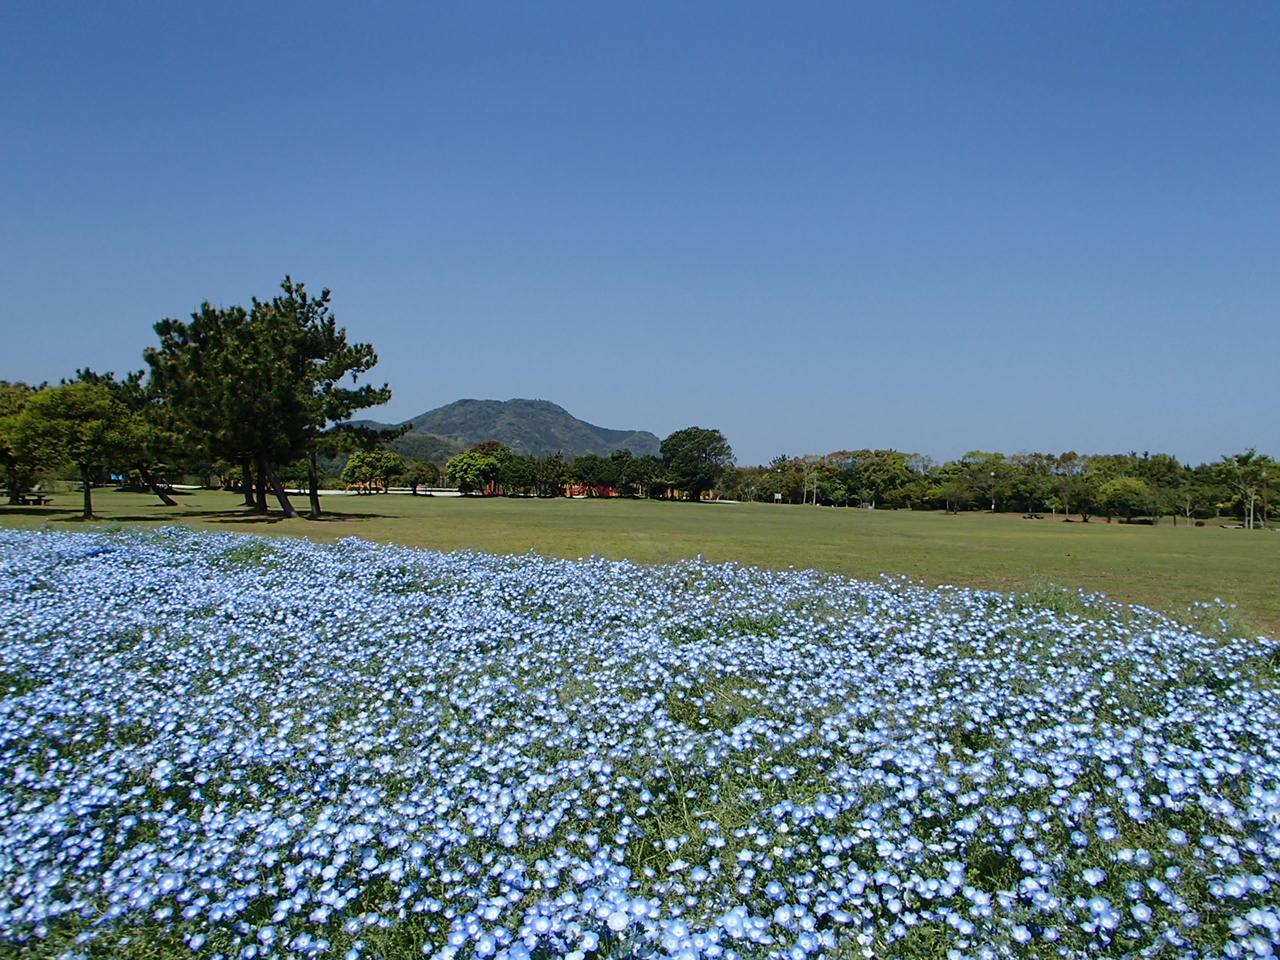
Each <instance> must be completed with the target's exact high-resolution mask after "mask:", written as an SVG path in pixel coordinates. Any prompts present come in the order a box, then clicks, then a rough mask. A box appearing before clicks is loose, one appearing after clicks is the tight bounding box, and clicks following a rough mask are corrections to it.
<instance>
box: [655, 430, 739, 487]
mask: <svg viewBox="0 0 1280 960" xmlns="http://www.w3.org/2000/svg"><path fill="white" fill-rule="evenodd" d="M661 450H662V465H663V469H664V471H665V473H666V477H667V480H668V481H670V483H671V484H672V485H673V486H675V487H676V488H677V489H679V490H681V491H683V492H684V495H685V496H686V497H687V498H688V499H689V500H694V501H697V500H700V499H702V494H703V493H704V492H706V491H708V490H712V489H714V488H715V485H716V482H717V481H718V480H719V479H720V476H721V474H723V473H724V471H725V468H726V467H730V466H732V465H733V448H732V447H730V446H729V441H728V440H726V439H725V438H724V434H722V433H721V432H720V431H719V430H711V429H707V428H705V427H686V428H685V429H683V430H677V431H676V432H675V433H673V434H671V435H670V436H669V437H667V439H665V440H663V441H662V447H661Z"/></svg>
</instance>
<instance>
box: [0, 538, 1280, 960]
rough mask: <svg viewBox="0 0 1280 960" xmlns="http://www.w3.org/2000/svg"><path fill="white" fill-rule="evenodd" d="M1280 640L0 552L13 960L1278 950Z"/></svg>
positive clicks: (168, 553)
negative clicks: (16, 959)
mask: <svg viewBox="0 0 1280 960" xmlns="http://www.w3.org/2000/svg"><path fill="white" fill-rule="evenodd" d="M1278 678H1280V644H1278V643H1277V642H1275V641H1269V640H1264V639H1261V638H1256V639H1248V640H1246V639H1238V638H1237V639H1229V638H1226V637H1220V636H1211V635H1207V634H1203V633H1197V632H1193V631H1191V630H1190V629H1188V628H1185V627H1182V626H1179V625H1178V624H1175V623H1173V622H1172V621H1169V620H1167V619H1165V618H1163V617H1160V616H1158V615H1156V614H1154V613H1151V612H1149V611H1144V610H1140V609H1139V610H1134V609H1131V608H1122V607H1119V606H1115V605H1109V604H1106V603H1105V602H1103V601H1102V600H1101V599H1099V598H1095V597H1083V596H1074V595H1069V594H1062V595H1060V596H1059V597H1058V598H1057V600H1056V602H1054V603H1052V604H1051V605H1050V606H1048V607H1046V606H1043V605H1037V604H1034V603H1031V602H1030V601H1029V600H1028V599H1027V598H1018V597H1008V596H1002V595H999V594H993V593H988V592H980V591H969V590H961V589H950V588H944V589H938V590H925V589H922V588H918V587H915V586H912V585H909V584H906V583H900V582H894V581H883V582H878V583H861V582H856V581H850V580H845V579H842V578H837V577H833V576H828V575H823V574H818V573H813V572H781V573H779V572H764V571H759V570H753V569H744V568H741V567H736V566H733V565H711V564H704V563H684V564H677V565H673V566H667V567H644V566H638V565H633V564H629V563H615V562H605V561H599V560H591V561H582V562H567V561H555V560H547V559H542V558H539V557H535V556H525V557H504V556H491V555H483V554H474V553H458V554H440V553H432V552H424V551H413V550H404V549H397V548H392V547H384V546H374V545H371V544H368V543H364V542H361V541H355V540H350V541H344V542H342V543H339V544H337V545H336V546H316V545H312V544H309V543H307V542H305V541H301V540H278V541H266V540H258V539H253V538H246V537H231V536H215V535H208V534H193V533H189V532H184V531H178V530H167V531H161V532H160V533H158V534H150V535H72V534H38V533H18V532H10V531H0V783H2V784H3V788H2V789H0V950H4V951H15V950H16V951H17V952H18V955H19V956H28V955H29V956H51V957H52V956H72V957H74V956H82V955H83V956H97V955H101V956H121V955H133V954H135V953H136V955H139V956H144V955H145V956H154V957H166V956H191V955H193V954H195V955H200V956H222V957H227V958H230V957H243V958H257V957H291V956H333V957H343V956H347V957H352V958H354V957H361V956H368V957H374V956H380V957H388V958H399V957H419V956H429V957H436V958H439V960H449V958H459V960H465V958H471V957H481V958H488V957H493V958H496V960H528V958H530V957H535V956H536V957H542V956H546V957H565V958H568V960H585V958H589V957H592V956H601V957H614V956H638V957H644V956H670V957H675V958H679V960H697V958H701V957H708V958H719V957H723V958H734V957H756V956H760V957H764V956H776V957H783V956H787V957H792V958H795V960H800V958H802V957H805V956H818V955H825V956H841V957H860V956H876V957H888V956H921V957H924V956H930V957H933V956H937V957H948V956H950V957H960V956H964V957H970V956H973V957H978V956H1045V957H1048V956H1081V957H1083V956H1096V955H1099V954H1114V955H1152V956H1220V955H1228V956H1240V955H1258V956H1265V955H1268V954H1269V953H1270V951H1271V950H1272V948H1273V947H1274V946H1276V945H1280V910H1277V908H1276V907H1275V906H1274V905H1275V904H1276V903H1277V902H1280V732H1278V731H1280V692H1278V690H1277V680H1278Z"/></svg>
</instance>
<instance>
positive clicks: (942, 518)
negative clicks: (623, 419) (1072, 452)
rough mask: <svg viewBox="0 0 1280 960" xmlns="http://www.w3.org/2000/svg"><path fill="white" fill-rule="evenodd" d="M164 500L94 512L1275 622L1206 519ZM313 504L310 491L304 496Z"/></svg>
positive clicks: (115, 497)
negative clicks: (887, 582)
mask: <svg viewBox="0 0 1280 960" xmlns="http://www.w3.org/2000/svg"><path fill="white" fill-rule="evenodd" d="M79 501H80V498H79V495H78V494H75V493H62V494H58V495H57V496H56V497H55V501H54V504H53V505H52V506H49V507H9V506H0V524H4V525H8V526H23V527H39V526H42V525H45V524H47V525H48V526H49V527H50V528H51V529H58V530H69V529H75V528H77V527H79V526H81V525H82V524H84V523H85V521H83V520H81V519H79V517H78V508H79ZM179 501H180V502H179V505H178V506H176V507H163V506H161V505H160V504H159V503H158V502H157V501H156V499H155V498H154V497H151V496H149V495H142V494H134V493H122V492H119V491H114V490H105V489H104V490H100V491H95V493H94V506H95V510H96V511H97V513H98V514H99V516H100V517H101V518H102V519H101V521H100V522H98V523H94V524H91V525H92V526H101V525H104V523H103V521H105V523H110V522H116V523H126V524H163V523H180V524H185V525H187V526H191V527H196V528H202V529H210V530H223V531H236V532H243V533H261V534H270V535H287V536H303V537H309V538H311V539H313V540H336V539H338V538H340V537H348V536H358V537H364V538H366V539H369V540H376V541H383V542H389V543H398V544H403V545H406V546H414V547H430V548H434V549H439V550H458V549H474V550H486V551H495V552H503V553H523V552H526V551H530V550H533V551H536V552H538V553H542V554H546V555H549V556H557V557H570V558H573V557H583V556H588V555H591V554H596V555H599V556H605V557H615V558H628V559H631V560H635V561H639V562H643V563H653V562H664V561H671V560H678V559H681V558H686V557H694V556H697V555H701V556H703V557H704V558H706V559H708V560H713V561H729V560H732V561H737V562H739V563H745V564H752V565H757V566H763V567H775V568H777V567H789V566H794V567H815V568H819V569H822V570H830V571H834V572H837V573H842V574H846V575H849V576H853V577H861V578H867V577H875V576H878V575H880V574H884V573H887V574H904V575H906V576H908V577H911V578H913V579H918V580H922V581H924V582H926V583H929V584H938V583H953V584H961V585H964V586H977V587H986V588H992V589H999V590H1029V589H1038V588H1041V587H1044V586H1047V585H1058V586H1066V587H1080V588H1084V589H1086V590H1090V591H1098V592H1102V593H1106V594H1108V595H1109V596H1111V597H1113V598H1114V599H1117V600H1123V601H1126V602H1131V603H1142V604H1145V605H1147V606H1152V607H1155V608H1157V609H1160V610H1164V611H1166V612H1169V613H1172V614H1175V615H1178V614H1182V613H1185V611H1186V609H1187V607H1188V606H1189V605H1190V604H1191V603H1192V602H1193V601H1196V600H1211V599H1213V598H1221V599H1222V600H1224V601H1227V602H1229V603H1233V604H1236V605H1238V607H1239V612H1240V614H1242V615H1243V619H1244V622H1245V623H1246V624H1247V625H1249V626H1251V627H1253V628H1256V629H1260V630H1263V631H1266V632H1267V633H1269V634H1275V633H1277V632H1280V533H1277V532H1274V531H1270V530H1267V531H1257V532H1253V533H1250V532H1248V531H1244V530H1224V529H1221V528H1219V527H1218V526H1217V525H1216V523H1210V524H1209V525H1206V526H1205V527H1186V526H1183V525H1179V526H1178V527H1176V528H1175V527H1173V526H1171V525H1168V521H1166V525H1163V526H1160V527H1147V526H1137V525H1134V526H1129V525H1124V524H1119V523H1112V524H1108V523H1106V522H1105V521H1096V520H1095V521H1093V522H1091V523H1088V524H1082V523H1063V522H1061V520H1057V521H1055V520H1053V519H1050V518H1046V519H1044V520H1024V519H1022V518H1021V517H1020V516H1017V515H1003V514H1002V515H995V516H991V515H987V514H982V513H970V514H961V515H959V516H946V515H943V514H939V513H923V512H920V513H913V512H907V511H889V510H860V509H842V508H831V507H814V506H790V505H781V506H779V505H773V504H689V503H669V502H650V501H630V500H508V499H473V498H465V499H464V498H446V497H440V498H435V497H410V496H405V495H395V494H392V495H383V496H376V497H325V498H324V499H323V506H324V508H325V510H326V511H328V516H326V517H325V518H324V519H322V520H320V521H313V520H307V519H297V520H284V519H283V518H281V517H280V516H279V515H277V514H274V513H273V514H272V515H271V516H269V517H266V518H263V517H260V516H254V515H252V514H247V513H245V512H244V511H243V509H242V508H241V507H240V505H239V497H238V496H236V495H233V494H230V493H222V492H217V491H201V492H197V493H189V494H182V495H180V496H179ZM296 502H297V505H298V506H299V507H302V508H305V507H306V498H305V497H302V498H298V500H297V501H296Z"/></svg>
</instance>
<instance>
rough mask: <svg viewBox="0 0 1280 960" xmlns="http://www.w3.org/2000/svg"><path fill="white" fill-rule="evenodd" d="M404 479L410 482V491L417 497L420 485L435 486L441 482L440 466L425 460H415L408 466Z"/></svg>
mask: <svg viewBox="0 0 1280 960" xmlns="http://www.w3.org/2000/svg"><path fill="white" fill-rule="evenodd" d="M404 481H405V483H407V484H409V492H410V493H412V494H413V495H414V496H415V497H416V496H417V495H418V488H419V487H434V486H436V485H437V484H438V483H439V482H440V468H439V467H437V466H436V465H435V464H434V463H428V462H426V461H425V460H415V461H413V462H412V463H409V464H408V465H407V466H406V468H405V472H404Z"/></svg>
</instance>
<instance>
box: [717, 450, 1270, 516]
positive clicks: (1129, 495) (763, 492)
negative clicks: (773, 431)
mask: <svg viewBox="0 0 1280 960" xmlns="http://www.w3.org/2000/svg"><path fill="white" fill-rule="evenodd" d="M719 492H720V495H721V496H724V497H728V498H732V499H738V500H758V501H765V502H777V501H783V502H787V503H797V504H800V503H811V504H825V505H830V506H843V507H847V506H863V507H888V508H894V509H913V510H947V511H953V512H954V511H960V510H988V511H992V512H996V511H1019V512H1023V513H1027V514H1033V515H1034V514H1041V513H1043V514H1050V513H1058V514H1064V515H1071V514H1074V515H1077V516H1079V518H1080V519H1081V520H1085V521H1087V520H1088V519H1089V518H1090V517H1093V516H1106V517H1108V518H1111V517H1120V518H1124V519H1127V520H1133V519H1137V518H1147V519H1151V518H1158V517H1163V516H1173V517H1174V518H1175V522H1176V518H1178V517H1183V518H1185V519H1186V520H1187V521H1194V520H1196V519H1206V518H1210V517H1222V516H1230V517H1235V518H1238V519H1239V520H1240V521H1241V522H1242V523H1243V524H1244V525H1245V526H1246V527H1254V526H1259V525H1265V524H1266V523H1267V521H1268V519H1269V514H1270V509H1271V506H1272V504H1274V503H1275V502H1276V501H1277V500H1278V499H1280V466H1278V465H1277V463H1276V461H1275V460H1274V459H1273V458H1272V457H1270V456H1267V455H1265V454H1260V453H1258V452H1257V451H1256V450H1248V451H1246V452H1244V453H1240V454H1235V455H1230V456H1225V457H1223V458H1222V459H1221V460H1219V461H1217V462H1214V463H1202V464H1199V465H1197V466H1191V465H1189V464H1184V463H1181V462H1179V460H1178V459H1177V458H1176V457H1174V456H1171V455H1170V454H1166V453H1143V454H1136V453H1125V454H1093V455H1087V456H1086V455H1081V454H1078V453H1075V452H1068V453H1061V454H1050V453H1017V454H1013V455H1005V454H1003V453H989V452H984V451H973V452H971V453H967V454H965V455H964V456H963V457H960V458H959V459H956V460H950V461H947V462H945V463H938V462H936V461H934V460H933V459H932V458H930V457H927V456H924V455H922V454H915V453H902V452H900V451H897V450H841V451H837V452H835V453H829V454H826V455H824V456H803V457H791V456H780V457H777V458H775V459H774V460H773V461H772V462H771V463H769V464H768V465H767V466H759V467H740V468H733V469H730V470H728V471H726V473H725V475H724V477H723V478H722V480H721V484H720V489H719Z"/></svg>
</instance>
